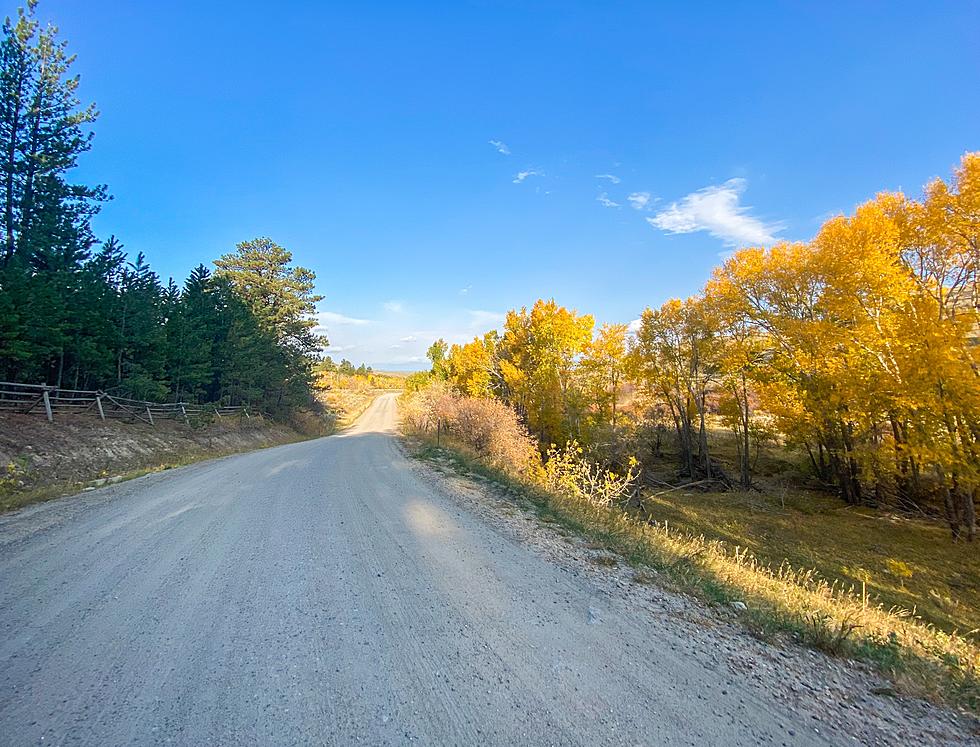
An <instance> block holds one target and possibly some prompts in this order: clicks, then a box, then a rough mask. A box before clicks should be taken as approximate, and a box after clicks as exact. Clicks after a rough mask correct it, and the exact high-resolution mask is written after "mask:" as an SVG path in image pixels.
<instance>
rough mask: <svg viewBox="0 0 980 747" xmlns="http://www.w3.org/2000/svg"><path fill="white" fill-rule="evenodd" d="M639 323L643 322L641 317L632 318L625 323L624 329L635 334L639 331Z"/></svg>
mask: <svg viewBox="0 0 980 747" xmlns="http://www.w3.org/2000/svg"><path fill="white" fill-rule="evenodd" d="M641 324H643V320H642V319H634V320H633V321H631V322H630V323H629V324H627V325H626V331H627V332H629V333H630V334H633V335H635V334H636V333H637V332H639V331H640V325H641Z"/></svg>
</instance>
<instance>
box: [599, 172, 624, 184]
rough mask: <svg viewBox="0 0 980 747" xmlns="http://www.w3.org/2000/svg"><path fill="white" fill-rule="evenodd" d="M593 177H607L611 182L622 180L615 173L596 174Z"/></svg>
mask: <svg viewBox="0 0 980 747" xmlns="http://www.w3.org/2000/svg"><path fill="white" fill-rule="evenodd" d="M595 178H596V179H608V180H609V181H611V182H612V183H613V184H619V182H620V181H622V180H621V179H620V178H619V177H618V176H616V175H615V174H596V175H595Z"/></svg>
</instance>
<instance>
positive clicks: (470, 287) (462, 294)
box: [459, 285, 473, 296]
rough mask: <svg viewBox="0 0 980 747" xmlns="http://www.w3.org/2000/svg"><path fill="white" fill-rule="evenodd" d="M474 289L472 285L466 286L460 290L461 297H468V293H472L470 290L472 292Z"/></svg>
mask: <svg viewBox="0 0 980 747" xmlns="http://www.w3.org/2000/svg"><path fill="white" fill-rule="evenodd" d="M472 288H473V286H472V285H467V286H466V287H465V288H460V289H459V295H461V296H465V295H466V294H467V293H469V292H470V290H471V289H472Z"/></svg>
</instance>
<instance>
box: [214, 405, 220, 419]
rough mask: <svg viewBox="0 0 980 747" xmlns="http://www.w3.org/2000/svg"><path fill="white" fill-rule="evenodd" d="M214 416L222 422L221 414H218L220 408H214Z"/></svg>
mask: <svg viewBox="0 0 980 747" xmlns="http://www.w3.org/2000/svg"><path fill="white" fill-rule="evenodd" d="M214 414H215V415H217V416H218V420H221V413H220V412H218V406H217V405H215V406H214Z"/></svg>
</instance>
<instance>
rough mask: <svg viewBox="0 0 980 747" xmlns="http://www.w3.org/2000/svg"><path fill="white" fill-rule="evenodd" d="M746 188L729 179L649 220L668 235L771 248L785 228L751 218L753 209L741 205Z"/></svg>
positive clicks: (741, 180) (732, 244) (742, 180)
mask: <svg viewBox="0 0 980 747" xmlns="http://www.w3.org/2000/svg"><path fill="white" fill-rule="evenodd" d="M745 186H746V181H745V180H744V179H729V180H728V181H727V182H725V183H724V184H722V185H720V186H710V187H705V188H704V189H699V190H698V191H697V192H692V193H691V194H689V195H687V196H686V197H683V198H681V199H680V200H678V201H677V202H674V203H671V205H670V207H668V208H666V209H664V210H661V211H660V212H659V213H657V214H656V215H655V216H653V217H652V218H647V219H646V220H647V222H648V223H649V224H650V225H651V226H653V227H654V228H659V229H660V230H662V231H666V232H667V233H694V232H695V231H707V232H708V233H709V234H710V235H711V236H714V237H715V238H718V239H721V240H722V241H724V242H725V243H726V244H728V245H729V246H736V245H739V244H771V243H772V242H773V241H775V234H776V233H778V232H779V231H780V230H782V226H781V225H779V224H775V223H765V222H763V221H761V220H760V219H758V218H756V217H754V216H752V215H749V210H750V208H749V207H747V206H744V205H740V204H739V198H740V197H741V195H742V192H744V191H745Z"/></svg>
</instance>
